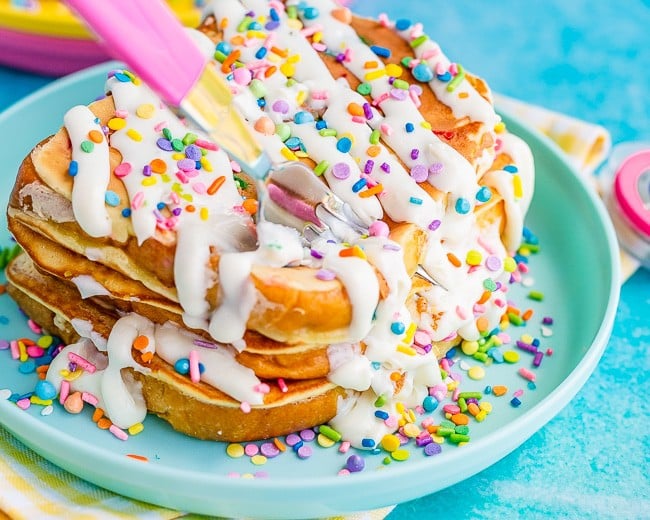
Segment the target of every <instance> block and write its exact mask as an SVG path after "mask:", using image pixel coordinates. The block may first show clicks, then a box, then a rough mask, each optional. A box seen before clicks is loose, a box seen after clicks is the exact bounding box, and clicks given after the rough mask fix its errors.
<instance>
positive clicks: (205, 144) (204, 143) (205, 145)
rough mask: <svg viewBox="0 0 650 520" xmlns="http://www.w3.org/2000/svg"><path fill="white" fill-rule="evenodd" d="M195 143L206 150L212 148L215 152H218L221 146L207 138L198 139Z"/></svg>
mask: <svg viewBox="0 0 650 520" xmlns="http://www.w3.org/2000/svg"><path fill="white" fill-rule="evenodd" d="M194 144H195V145H196V146H198V147H200V148H205V149H206V150H212V151H213V152H216V151H217V150H218V149H219V147H218V146H217V145H216V144H214V143H211V142H210V141H207V140H205V139H197V140H196V141H194Z"/></svg>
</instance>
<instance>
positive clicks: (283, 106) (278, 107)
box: [271, 99, 289, 114]
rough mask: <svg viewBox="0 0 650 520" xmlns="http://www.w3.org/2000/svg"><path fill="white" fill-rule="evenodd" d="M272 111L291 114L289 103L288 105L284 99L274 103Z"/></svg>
mask: <svg viewBox="0 0 650 520" xmlns="http://www.w3.org/2000/svg"><path fill="white" fill-rule="evenodd" d="M271 109H272V110H273V112H279V113H280V114H286V113H287V112H289V103H287V102H286V101H285V100H284V99H278V100H277V101H275V102H274V103H273V105H272V106H271Z"/></svg>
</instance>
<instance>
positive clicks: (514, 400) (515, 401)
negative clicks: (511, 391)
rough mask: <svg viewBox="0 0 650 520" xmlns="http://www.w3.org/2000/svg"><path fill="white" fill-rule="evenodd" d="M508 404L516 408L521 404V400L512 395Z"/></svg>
mask: <svg viewBox="0 0 650 520" xmlns="http://www.w3.org/2000/svg"><path fill="white" fill-rule="evenodd" d="M510 404H511V405H512V406H513V408H518V407H519V406H520V405H521V401H520V400H519V398H518V397H513V398H512V399H511V400H510Z"/></svg>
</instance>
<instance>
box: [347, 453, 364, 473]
mask: <svg viewBox="0 0 650 520" xmlns="http://www.w3.org/2000/svg"><path fill="white" fill-rule="evenodd" d="M345 467H346V468H348V470H349V471H350V472H351V473H356V472H358V471H362V470H363V468H365V467H366V462H365V461H364V460H363V457H360V456H359V455H350V456H349V457H348V460H347V461H346V462H345Z"/></svg>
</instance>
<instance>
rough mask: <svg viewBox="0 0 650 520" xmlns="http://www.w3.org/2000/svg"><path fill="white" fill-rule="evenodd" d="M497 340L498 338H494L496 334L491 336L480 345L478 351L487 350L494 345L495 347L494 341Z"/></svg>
mask: <svg viewBox="0 0 650 520" xmlns="http://www.w3.org/2000/svg"><path fill="white" fill-rule="evenodd" d="M495 341H496V340H495V339H494V336H490V337H489V338H488V340H487V341H486V342H485V343H483V344H482V345H479V347H478V351H479V352H487V351H488V350H490V349H491V348H492V347H494V342H495Z"/></svg>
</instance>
